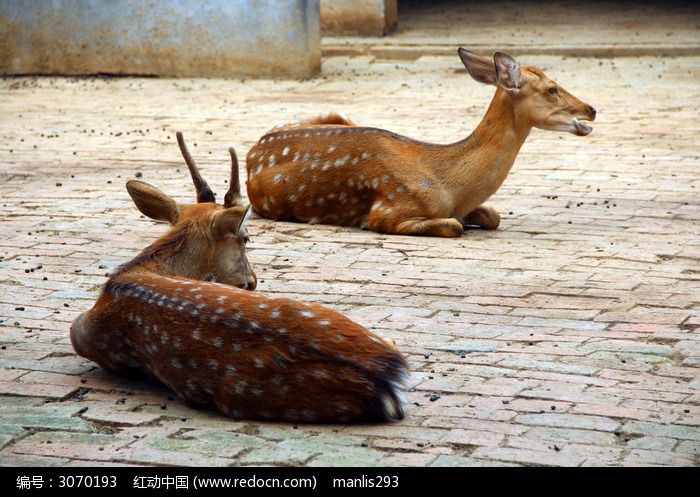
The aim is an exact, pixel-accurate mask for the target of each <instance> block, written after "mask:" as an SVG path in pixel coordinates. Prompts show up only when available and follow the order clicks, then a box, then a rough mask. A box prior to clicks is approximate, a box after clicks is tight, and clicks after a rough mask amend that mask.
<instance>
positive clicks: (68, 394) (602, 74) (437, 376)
mask: <svg viewBox="0 0 700 497" xmlns="http://www.w3.org/2000/svg"><path fill="white" fill-rule="evenodd" d="M522 60H523V61H524V62H527V63H534V64H537V65H540V66H541V67H543V68H544V69H545V70H546V71H548V72H549V74H550V75H551V76H553V77H554V78H555V79H557V80H558V81H559V82H560V83H561V84H562V85H563V86H564V87H565V88H567V89H569V90H570V91H572V92H573V93H574V94H575V95H577V96H579V97H580V98H582V99H583V100H585V101H587V102H589V103H591V104H593V105H594V106H596V107H597V108H598V109H599V118H598V120H597V121H596V123H595V125H594V132H593V134H591V135H590V136H589V137H586V138H579V137H574V136H571V135H563V134H557V133H548V132H544V131H539V130H535V131H533V133H532V135H531V136H530V138H529V140H528V142H527V143H526V144H525V146H524V148H523V150H522V152H521V154H520V157H519V158H518V160H517V162H516V165H515V167H514V169H513V172H512V173H511V175H510V177H509V178H508V179H507V180H506V183H505V185H504V186H503V188H502V189H501V190H500V191H499V192H498V193H497V194H496V195H495V196H494V197H493V198H492V202H491V203H492V204H493V205H495V206H496V207H497V208H498V209H499V210H500V211H501V212H502V214H503V222H502V225H501V228H500V229H499V230H498V231H496V232H482V231H471V232H469V233H467V234H466V235H465V236H464V237H462V238H461V239H458V240H446V239H430V238H409V237H390V236H385V235H380V234H375V233H368V232H363V231H359V230H355V229H344V228H337V227H331V226H320V225H317V226H306V225H295V224H289V223H277V224H275V223H272V222H269V221H267V220H262V219H253V220H252V221H251V228H250V231H251V235H252V237H253V243H252V244H251V245H250V260H251V262H252V263H253V264H254V266H255V268H256V270H257V273H258V277H259V279H260V282H259V290H260V291H262V292H266V293H269V294H271V295H285V296H291V297H294V298H300V299H306V300H310V301H318V302H323V303H326V304H328V305H330V306H332V307H334V308H336V309H338V310H340V311H343V312H345V313H346V314H348V315H349V316H351V317H352V318H354V319H356V320H357V321H359V322H360V323H362V324H363V325H365V326H368V327H370V328H372V329H374V330H376V331H377V332H378V333H380V334H382V335H384V336H387V337H391V338H393V339H395V340H396V342H397V344H398V346H399V347H400V348H401V350H402V351H404V352H405V353H406V354H407V355H408V358H409V360H410V365H411V371H412V377H411V385H410V387H411V389H410V391H409V392H408V393H407V397H408V400H409V402H410V404H409V406H408V416H407V418H406V419H405V420H403V421H402V422H399V423H395V424H391V425H382V426H366V425H362V426H315V425H300V426H298V427H293V426H290V425H285V424H271V423H257V422H241V421H232V420H229V419H227V418H224V417H222V416H219V415H217V414H214V413H208V412H201V411H193V410H191V409H189V408H187V407H185V406H184V405H182V404H181V403H179V402H177V401H174V400H172V399H171V398H170V397H169V395H168V392H167V391H166V390H164V389H163V388H162V387H159V386H158V385H155V384H152V383H149V382H147V381H136V380H133V379H127V378H121V377H116V376H112V375H110V374H107V373H105V372H104V371H102V370H101V369H100V368H97V367H95V365H94V364H92V363H90V362H88V361H85V360H83V359H81V358H78V357H76V356H75V355H74V354H73V352H72V349H71V347H70V343H69V340H68V327H69V323H70V321H71V320H72V319H73V318H74V317H75V316H76V315H77V314H78V313H79V312H82V311H84V310H86V309H88V308H89V307H90V306H91V305H92V303H93V300H94V298H95V297H96V295H97V291H98V289H99V287H100V285H101V283H102V282H103V281H104V275H105V273H108V272H109V271H110V270H111V269H112V268H113V267H115V265H117V264H119V263H120V262H123V261H125V260H127V259H128V258H130V257H131V256H133V255H134V254H135V253H136V252H137V251H138V250H139V249H141V248H142V247H143V246H145V244H146V243H148V242H149V241H150V240H153V239H154V238H155V237H156V236H157V235H158V233H160V232H161V231H162V230H163V227H162V226H158V225H155V224H154V223H153V222H151V221H150V220H146V219H144V218H142V217H141V216H140V215H139V214H138V212H137V211H136V209H135V208H134V207H133V205H132V203H131V201H130V199H129V197H128V195H127V194H126V191H125V189H124V182H125V181H126V180H127V179H129V178H133V177H134V175H135V174H136V173H137V172H139V173H142V174H143V179H144V180H146V181H149V182H153V183H154V184H155V185H157V186H159V187H160V188H162V189H164V190H165V191H166V192H168V193H171V194H174V195H175V196H176V197H177V198H179V199H181V200H189V199H192V187H191V185H190V182H189V179H188V177H187V174H186V169H185V168H184V166H183V164H182V163H181V159H180V157H179V152H178V150H177V147H176V145H175V141H174V130H175V129H182V130H183V131H184V132H185V136H186V138H187V139H188V141H189V142H190V143H191V144H192V146H191V148H192V150H193V154H194V155H195V158H196V159H198V161H199V163H200V164H201V167H202V169H203V172H204V174H205V175H206V177H207V178H208V179H209V181H210V184H211V185H212V187H214V189H215V190H218V191H219V192H220V193H222V192H223V191H225V188H226V187H225V185H224V179H225V178H226V176H227V168H228V166H227V153H226V149H227V147H228V146H230V145H234V146H235V147H236V148H237V149H238V151H239V154H240V155H241V156H243V155H244V154H245V152H246V151H247V149H248V147H250V146H251V145H252V143H253V141H254V140H256V139H257V138H258V137H259V136H260V134H261V133H262V132H263V131H265V130H266V129H268V128H269V127H270V126H271V125H273V124H275V123H278V122H280V121H282V120H288V119H292V118H296V117H304V116H307V115H310V114H315V113H316V112H319V111H323V110H330V109H336V110H340V111H344V112H346V113H347V114H349V115H350V116H351V117H352V118H353V119H354V120H356V121H357V122H359V123H363V124H364V123H366V124H371V125H376V126H380V127H386V128H389V129H392V130H393V131H396V132H400V133H404V134H407V135H409V136H413V137H416V138H421V139H424V140H429V141H435V142H447V141H451V140H456V139H459V138H462V137H464V136H466V134H467V133H468V132H469V131H471V129H473V127H474V126H475V125H476V123H477V122H478V120H479V119H480V118H481V116H482V115H483V112H484V111H485V109H486V106H487V104H488V101H489V99H490V96H491V91H492V90H491V89H490V88H487V87H484V86H480V85H478V84H476V83H474V82H473V81H472V80H471V79H470V78H469V77H468V76H467V75H466V73H465V72H464V71H463V70H460V68H461V64H460V62H459V60H458V59H457V57H422V58H420V59H418V60H416V61H413V62H405V61H403V62H389V61H380V60H374V59H371V58H368V57H356V58H351V57H333V58H329V59H327V60H326V61H325V62H324V76H323V77H320V78H317V79H313V80H309V81H303V82H289V81H285V82H275V81H237V80H155V79H60V78H56V79H34V78H16V79H5V80H0V108H2V113H1V114H0V137H1V139H0V153H1V155H0V157H2V160H1V161H0V178H1V180H0V196H1V198H2V199H1V200H0V219H1V220H2V221H1V222H0V342H1V345H2V349H1V350H0V365H2V368H1V369H0V464H4V465H8V464H9V465H67V466H76V465H85V464H93V465H94V464H97V465H99V464H104V465H109V464H115V463H117V464H136V465H142V464H185V465H200V464H201V465H242V464H246V465H258V464H265V465H267V464H273V465H274V464H280V465H289V464H293V465H309V466H317V465H353V464H363V465H366V464H369V465H375V464H376V465H420V466H426V465H429V466H445V465H449V466H454V465H464V466H478V465H583V466H588V465H652V464H660V465H698V462H700V460H699V458H700V455H699V454H700V405H699V404H700V374H698V373H699V369H698V368H699V367H700V336H699V335H698V332H697V330H698V327H700V292H699V291H698V290H699V288H700V283H699V281H698V280H699V279H700V269H699V267H698V260H699V259H700V225H699V224H698V221H699V220H700V210H699V209H698V207H699V201H698V189H700V173H699V172H698V171H700V153H699V152H698V149H697V137H698V133H699V132H700V122H699V121H698V119H697V109H698V107H699V106H700V58H698V57H681V58H667V59H660V58H655V57H642V58H620V59H600V60H599V59H588V58H580V59H577V58H560V57H554V56H531V57H523V58H522ZM195 143H196V146H195Z"/></svg>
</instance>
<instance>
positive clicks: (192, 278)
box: [70, 133, 407, 422]
mask: <svg viewBox="0 0 700 497" xmlns="http://www.w3.org/2000/svg"><path fill="white" fill-rule="evenodd" d="M178 142H179V144H180V149H181V150H182V154H183V156H184V157H185V161H186V162H187V165H188V167H189V169H190V172H191V173H192V178H193V181H194V183H195V186H196V188H197V201H198V203H196V204H186V205H181V204H177V203H176V202H175V201H174V200H173V199H172V198H170V197H169V196H167V195H166V194H164V193H163V192H161V191H160V190H158V189H157V188H154V187H153V186H150V185H148V184H146V183H143V182H141V181H129V182H128V183H127V189H128V191H129V194H130V195H131V198H132V199H133V200H134V203H135V204H136V206H137V207H138V208H139V210H140V211H141V212H142V213H144V214H145V215H147V216H148V217H151V218H153V219H157V220H163V221H168V222H169V223H170V224H171V225H172V228H170V229H169V230H168V231H167V232H166V233H165V234H164V235H163V236H161V237H160V238H159V239H158V240H156V241H155V242H154V243H152V244H151V245H149V246H148V247H147V248H146V249H145V250H144V251H143V252H141V254H139V255H138V256H137V257H136V258H135V259H133V260H132V261H130V262H128V263H126V264H124V265H123V266H121V267H119V268H118V269H117V270H116V271H115V272H114V273H113V274H112V275H111V276H110V278H109V280H108V281H107V283H106V284H105V286H104V288H103V289H102V293H101V294H100V296H99V298H98V299H97V303H96V304H95V306H94V307H93V308H92V309H91V310H89V311H88V312H86V313H84V314H82V315H80V316H79V317H78V318H77V319H76V320H75V321H74V322H73V325H72V326H71V333H70V336H71V342H72V344H73V347H74V348H75V350H76V352H77V353H78V354H80V355H81V356H84V357H87V358H88V359H91V360H93V361H95V362H97V363H98V364H99V365H101V366H102V367H104V368H105V369H107V370H110V371H113V372H116V373H120V372H124V373H126V372H128V371H130V370H138V371H141V372H144V373H147V374H149V375H151V376H153V377H155V378H157V379H158V380H160V381H161V382H163V383H164V384H166V385H167V386H168V387H170V388H171V389H172V390H173V391H174V392H175V393H176V394H177V395H178V396H179V397H180V398H181V399H182V400H184V401H185V402H186V403H188V404H191V405H198V406H214V407H215V408H217V409H218V410H220V411H222V412H223V413H225V414H227V415H228V416H231V417H234V418H248V419H268V420H284V421H292V422H299V421H308V422H356V421H387V420H390V419H397V418H398V419H400V418H402V417H403V402H402V400H401V395H400V391H399V388H400V386H401V385H402V383H403V382H404V380H405V378H406V376H407V368H406V362H405V360H404V359H403V357H402V356H401V354H400V353H399V352H397V351H396V349H395V347H393V346H392V345H389V344H388V343H387V342H385V341H384V340H382V339H380V338H379V337H378V336H377V335H375V334H374V333H371V332H370V331H368V330H367V329H365V328H363V327H362V326H360V325H359V324H357V323H354V322H353V321H351V320H350V319H348V318H346V317H345V316H343V315H342V314H340V313H338V312H335V311H333V310H331V309H328V308H325V307H322V306H320V305H317V304H305V303H302V302H297V301H294V300H289V299H282V298H268V297H266V296H265V295H262V294H260V293H257V292H251V291H246V290H253V289H254V288H255V286H256V279H255V273H254V272H253V270H252V268H251V267H250V264H249V263H248V260H247V258H246V255H245V244H246V242H247V241H248V235H247V232H246V228H245V226H244V223H245V218H246V214H247V212H248V209H249V207H245V206H242V205H241V201H240V195H239V193H240V192H239V189H240V187H239V183H238V162H237V160H236V156H235V154H234V152H233V149H230V152H231V159H232V166H231V185H230V189H229V191H228V193H227V194H226V197H225V201H224V205H223V206H222V205H218V204H216V203H215V199H214V194H213V193H212V191H211V190H210V189H209V187H208V186H207V184H206V182H204V180H203V179H202V178H201V176H200V175H199V172H198V170H197V167H196V166H195V164H194V162H193V160H192V158H191V157H190V155H189V153H188V152H187V149H186V147H185V144H184V141H183V140H182V135H181V134H179V133H178Z"/></svg>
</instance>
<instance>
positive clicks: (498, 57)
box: [493, 52, 520, 93]
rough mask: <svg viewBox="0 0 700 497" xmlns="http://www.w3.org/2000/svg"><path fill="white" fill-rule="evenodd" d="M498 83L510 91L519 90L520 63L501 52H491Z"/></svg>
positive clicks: (515, 91)
mask: <svg viewBox="0 0 700 497" xmlns="http://www.w3.org/2000/svg"><path fill="white" fill-rule="evenodd" d="M493 61H494V63H495V65H496V80H497V81H498V85H499V86H501V87H503V89H505V90H508V91H509V92H511V93H519V92H520V64H519V63H518V61H517V60H515V59H514V58H513V57H511V56H510V55H508V54H505V53H503V52H496V53H495V54H493Z"/></svg>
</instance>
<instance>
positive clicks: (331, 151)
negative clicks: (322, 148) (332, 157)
mask: <svg viewBox="0 0 700 497" xmlns="http://www.w3.org/2000/svg"><path fill="white" fill-rule="evenodd" d="M334 150H335V146H334V145H331V146H330V147H328V148H327V149H326V152H327V153H329V154H331V153H333V151H334Z"/></svg>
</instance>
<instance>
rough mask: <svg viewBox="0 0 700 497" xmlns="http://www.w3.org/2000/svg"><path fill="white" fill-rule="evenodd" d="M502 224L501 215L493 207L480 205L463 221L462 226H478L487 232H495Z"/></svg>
mask: <svg viewBox="0 0 700 497" xmlns="http://www.w3.org/2000/svg"><path fill="white" fill-rule="evenodd" d="M499 224H501V215H500V214H499V213H498V212H497V211H496V209H494V208H493V207H487V206H485V205H480V206H479V207H477V208H476V209H474V210H473V211H471V212H470V213H469V214H467V215H466V216H465V217H464V219H463V220H462V225H463V226H464V227H465V228H467V227H469V226H478V227H480V228H483V229H485V230H495V229H496V228H498V225H499Z"/></svg>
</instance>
